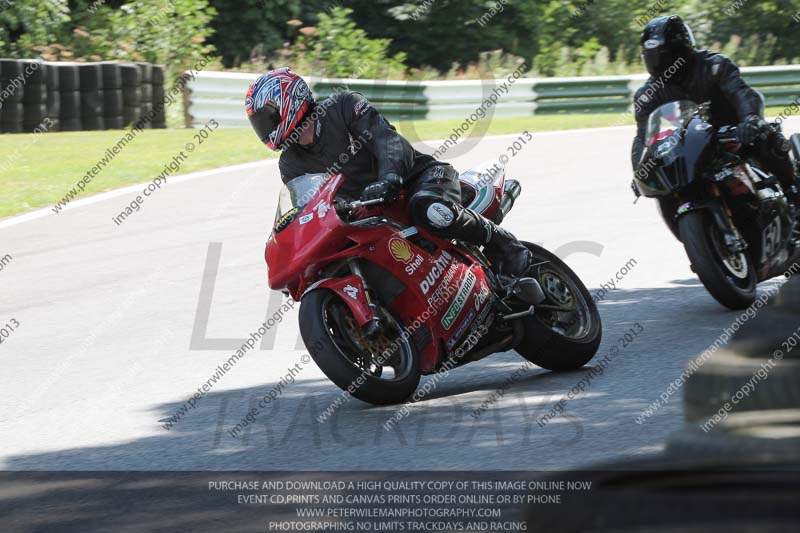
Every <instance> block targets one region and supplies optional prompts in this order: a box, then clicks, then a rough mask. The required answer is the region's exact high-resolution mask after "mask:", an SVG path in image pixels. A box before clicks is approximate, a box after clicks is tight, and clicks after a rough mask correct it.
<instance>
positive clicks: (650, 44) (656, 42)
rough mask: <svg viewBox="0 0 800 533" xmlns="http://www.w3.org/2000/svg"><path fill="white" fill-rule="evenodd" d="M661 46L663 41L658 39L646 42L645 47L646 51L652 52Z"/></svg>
mask: <svg viewBox="0 0 800 533" xmlns="http://www.w3.org/2000/svg"><path fill="white" fill-rule="evenodd" d="M659 46H661V41H659V40H658V39H648V40H646V41H645V42H644V47H645V49H646V50H652V49H653V48H658V47H659Z"/></svg>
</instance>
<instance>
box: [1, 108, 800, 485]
mask: <svg viewBox="0 0 800 533" xmlns="http://www.w3.org/2000/svg"><path fill="white" fill-rule="evenodd" d="M787 129H788V130H789V131H797V130H798V129H800V123H798V122H792V123H790V126H789V128H787ZM631 135H632V129H631V128H613V129H602V130H594V131H573V132H559V133H543V134H536V135H534V138H533V141H531V142H529V143H528V144H527V145H526V146H525V147H524V148H523V149H522V150H521V151H520V152H519V153H518V154H517V155H516V157H513V158H511V160H510V161H509V163H508V165H507V168H508V174H509V176H511V177H514V178H516V179H519V180H520V181H521V183H522V185H523V196H522V197H521V199H520V201H519V202H518V204H517V206H516V207H515V209H514V210H513V211H512V213H511V214H510V216H509V218H508V219H507V222H506V223H505V225H506V227H508V228H509V229H510V230H512V231H513V232H514V233H516V234H517V235H518V236H520V237H521V238H524V239H526V240H530V241H534V242H539V243H543V244H544V245H545V246H546V247H548V248H549V249H551V250H554V251H555V250H558V253H559V255H560V256H562V257H563V258H565V259H566V260H567V262H568V263H569V264H570V265H571V266H572V267H573V268H574V269H575V270H576V271H577V272H578V274H579V275H580V276H581V277H582V279H583V280H584V281H585V283H586V284H587V286H589V287H590V288H591V289H592V290H593V291H595V290H597V289H598V288H599V287H600V285H601V284H603V283H608V281H609V280H610V279H612V278H614V277H616V275H617V273H618V272H619V271H620V270H621V269H623V267H624V266H625V265H626V264H629V261H630V260H631V259H633V260H635V262H636V264H635V266H632V268H629V269H628V270H629V272H628V273H627V275H625V276H623V278H624V279H621V280H618V281H617V282H616V284H617V287H616V288H615V289H614V290H612V291H610V292H609V293H608V295H607V296H606V297H605V299H604V300H603V301H602V302H601V304H600V311H601V314H602V317H603V322H604V342H603V346H602V347H601V350H600V352H599V354H598V358H599V357H602V356H603V355H604V354H606V353H608V351H609V350H610V349H611V347H612V346H614V345H617V346H620V344H619V339H620V338H621V337H622V336H623V335H625V333H626V332H629V330H630V329H631V328H637V329H639V327H641V329H643V331H642V332H641V333H640V334H639V335H638V336H636V338H635V339H634V340H633V342H632V343H630V345H629V346H628V347H627V348H625V349H623V350H621V351H620V353H619V355H617V356H616V357H614V358H613V359H612V360H611V362H610V363H609V364H608V365H607V367H606V368H605V369H604V371H603V373H602V375H596V376H595V377H593V378H592V380H591V384H590V386H588V387H586V390H585V391H584V392H582V393H580V394H579V395H577V397H575V398H574V399H571V400H570V401H569V402H568V403H567V409H566V414H565V415H562V416H559V417H557V418H555V419H553V420H550V421H549V423H547V424H545V425H543V427H542V425H541V424H538V423H537V420H538V419H539V418H540V417H542V416H544V415H545V414H546V413H547V412H548V411H549V410H550V409H551V408H552V407H553V406H554V405H555V404H556V403H557V402H558V401H559V400H560V399H561V398H562V397H564V395H565V394H567V392H568V391H569V390H570V389H572V388H573V387H574V386H575V385H576V384H577V383H578V382H579V381H580V380H581V379H582V378H583V377H584V375H586V373H587V372H588V371H590V370H591V369H590V368H585V369H582V370H580V371H576V372H570V373H563V374H554V373H551V372H547V371H544V370H542V369H539V368H536V367H534V368H531V369H529V370H527V371H526V372H524V374H523V375H522V376H521V377H520V378H519V379H518V380H517V381H516V382H515V383H514V384H512V385H511V386H506V385H505V384H506V383H507V379H508V378H509V377H510V376H511V375H512V374H514V372H515V371H516V370H517V369H519V368H520V366H521V365H522V364H523V362H524V360H523V359H522V358H521V357H519V356H518V355H516V354H514V353H506V354H498V355H495V356H492V357H490V358H487V359H484V360H483V361H480V362H477V363H475V364H470V365H467V366H465V367H462V368H459V369H456V370H454V371H452V372H450V374H449V375H448V376H446V377H444V378H442V379H439V380H438V381H437V384H436V387H435V389H434V390H433V391H432V393H431V394H430V395H428V396H426V397H424V398H423V399H422V400H421V401H419V402H416V403H414V404H413V405H411V406H409V410H410V414H409V416H408V417H406V418H405V419H403V420H402V421H401V422H400V423H399V425H398V427H397V428H396V429H394V430H391V431H386V430H384V429H383V424H384V422H385V421H386V420H388V419H389V418H391V417H392V416H393V415H394V414H395V413H396V411H397V407H373V406H369V405H367V404H364V403H361V402H359V401H357V400H352V401H350V402H348V403H346V404H345V405H343V406H342V407H341V408H339V409H338V411H336V414H335V415H334V416H333V417H332V418H331V419H330V420H329V421H327V422H325V423H322V424H321V423H319V422H317V416H319V415H320V414H321V413H322V412H323V410H324V409H325V408H326V407H328V405H329V404H330V403H331V402H333V401H334V400H336V398H338V397H339V396H340V391H339V389H338V388H336V387H335V386H334V385H333V384H332V383H330V382H329V381H328V380H327V379H326V378H325V376H324V375H323V374H322V373H321V372H320V371H319V370H318V369H317V368H316V366H314V364H313V363H310V364H304V363H303V362H302V361H303V355H304V354H305V353H306V352H305V351H304V350H303V349H302V345H298V327H297V307H295V308H294V310H293V311H291V312H290V314H289V315H288V317H287V318H286V319H285V320H284V321H283V322H282V323H281V324H280V325H279V326H276V327H275V328H273V329H272V330H270V332H269V333H268V335H267V342H266V343H265V345H264V346H261V345H258V349H257V350H253V351H250V352H248V353H247V355H246V356H245V357H244V358H243V359H242V360H241V361H239V363H238V364H237V365H236V366H235V367H234V368H233V369H231V370H230V371H229V372H227V373H226V374H225V375H224V376H223V377H222V378H221V379H219V381H218V382H217V383H216V384H215V385H214V386H213V389H212V390H211V391H210V392H209V393H207V394H206V395H205V396H203V397H202V398H201V399H200V400H199V401H197V402H196V407H195V408H194V409H191V410H190V411H189V412H188V413H187V414H186V415H185V416H184V417H183V418H182V419H181V420H180V421H178V422H177V423H176V424H175V425H174V426H173V427H172V428H171V429H169V430H166V429H164V427H163V425H164V423H165V422H164V421H165V420H166V419H168V418H169V417H170V416H173V415H174V414H175V411H176V410H177V409H178V408H180V407H181V406H182V405H183V404H184V402H186V401H187V399H188V398H189V397H190V396H191V395H192V394H193V393H194V392H195V391H196V390H197V389H198V388H199V387H201V386H202V384H203V383H205V382H206V381H207V380H208V379H209V378H210V377H211V376H212V375H214V373H215V372H216V368H217V366H218V365H221V364H222V363H223V362H224V361H226V360H227V359H228V358H229V357H230V354H231V353H232V352H233V351H234V350H235V346H238V345H240V344H241V343H242V342H244V340H245V339H246V338H247V337H248V335H249V334H250V333H251V332H252V331H254V330H256V329H257V328H258V326H259V325H260V324H261V323H262V322H263V321H264V320H265V316H266V313H267V309H268V305H270V304H269V302H270V296H271V295H270V291H269V290H268V288H267V284H266V267H265V264H264V260H263V250H264V243H265V241H266V238H267V235H268V233H269V230H270V227H271V225H272V221H273V217H274V209H275V206H276V202H277V193H278V190H279V188H280V180H279V178H278V172H277V166H276V165H275V162H274V161H265V162H263V163H256V164H248V165H242V166H239V167H233V168H229V169H224V170H221V171H215V172H206V173H201V174H200V175H199V176H190V177H188V178H175V179H168V182H167V184H166V186H164V187H162V188H161V189H160V190H159V191H158V192H156V193H155V194H154V195H152V196H150V197H149V198H147V199H146V201H145V202H144V204H143V205H142V206H141V210H140V211H139V212H137V213H135V214H134V215H132V216H131V217H130V218H129V219H128V220H126V221H125V222H124V223H123V224H122V225H120V226H117V225H116V224H115V223H114V222H113V221H112V217H114V216H116V215H118V214H119V213H120V211H122V210H123V209H124V207H125V206H126V205H127V204H128V203H129V202H130V201H131V200H132V199H133V198H134V197H135V196H136V194H137V191H138V193H139V194H140V193H141V190H142V189H143V188H144V187H143V186H141V187H139V186H137V187H134V188H131V189H127V190H126V191H122V192H115V193H112V194H106V195H102V196H99V197H92V198H89V199H88V200H86V201H83V202H75V203H74V205H73V206H71V207H70V208H68V209H67V210H65V211H63V212H61V213H59V214H54V213H50V214H49V215H45V216H42V213H46V212H41V213H34V214H32V215H28V216H25V217H24V218H21V219H20V218H17V219H6V220H4V221H0V243H2V249H0V251H1V252H3V254H5V253H8V254H10V255H11V256H12V257H13V259H12V260H11V262H9V263H7V264H5V265H4V267H3V269H2V271H0V293H1V294H2V299H0V324H6V323H8V322H10V320H11V319H14V320H16V321H17V322H18V323H19V326H18V328H17V330H16V331H14V332H13V333H12V334H11V335H10V336H9V338H8V339H5V340H4V341H3V342H2V344H0V368H2V371H0V390H1V391H2V396H1V397H0V469H3V470H228V469H236V470H416V469H419V470H424V469H442V470H450V469H459V470H561V469H569V468H574V467H578V466H584V465H586V464H589V463H595V462H598V461H606V460H612V459H621V458H625V457H632V456H636V455H639V454H646V453H648V452H652V451H657V450H659V449H660V447H661V446H662V442H663V440H664V438H665V437H666V436H667V435H668V434H670V433H672V432H674V431H676V430H678V429H679V428H680V427H681V424H682V413H681V405H680V394H679V393H678V394H676V395H674V396H672V397H671V399H670V401H669V403H667V404H666V405H665V406H663V407H661V408H660V409H659V410H658V411H657V412H656V413H655V414H654V415H653V416H652V417H650V418H648V419H647V420H646V421H644V423H642V424H640V423H637V417H638V416H639V415H640V414H641V412H642V410H643V409H644V408H645V407H647V406H648V405H649V404H650V403H651V402H653V401H654V400H656V399H657V398H658V396H659V395H660V394H661V393H662V392H663V391H664V389H665V388H666V387H667V385H668V384H669V383H670V382H671V381H672V380H674V379H675V378H676V377H678V375H679V374H680V373H681V371H682V370H683V368H684V366H685V364H686V363H687V361H688V360H689V359H690V358H691V357H692V356H694V355H696V354H698V353H700V352H701V351H703V350H704V349H706V348H707V347H708V346H709V345H710V344H712V343H713V342H714V341H715V340H716V339H717V337H718V336H719V335H720V334H721V332H722V329H723V328H725V327H726V326H729V325H730V324H731V323H732V322H733V321H734V320H735V319H736V317H737V316H738V314H737V313H733V312H730V311H726V310H724V309H723V308H721V307H720V306H719V305H718V304H717V303H716V302H715V301H714V300H713V299H712V298H711V297H710V296H709V295H708V293H707V292H706V291H705V290H704V289H703V287H702V286H701V285H700V283H699V282H698V281H697V279H696V278H695V276H694V275H693V274H692V272H691V270H690V268H689V262H688V260H687V259H686V256H685V253H684V251H683V248H682V246H681V244H680V243H678V242H677V241H676V240H675V239H674V238H673V237H672V235H671V234H670V232H669V231H668V229H667V228H666V227H665V225H664V223H663V222H662V221H661V219H660V217H659V215H658V213H657V210H656V206H655V204H654V203H653V202H651V201H646V200H643V201H641V202H639V204H638V205H634V204H633V197H632V194H631V192H630V189H629V187H628V184H629V182H630V178H631V172H630V162H629V155H628V154H629V146H630V140H631ZM516 138H517V136H516V135H513V136H502V137H490V138H485V139H482V140H481V141H480V142H478V143H477V144H474V143H473V144H471V145H470V146H468V147H466V148H461V149H459V151H460V152H461V153H457V150H456V149H453V150H451V151H450V152H448V154H447V155H446V157H445V159H448V160H449V161H451V162H452V163H453V164H454V165H455V166H456V167H457V168H458V169H460V170H464V169H467V168H468V167H471V166H473V165H476V164H479V163H481V162H483V161H485V160H487V159H492V158H495V157H498V156H500V155H501V154H506V155H509V156H510V155H511V154H510V153H509V152H508V151H507V150H508V147H509V146H510V145H511V144H512V143H513V142H514V140H515V139H516ZM209 142H213V138H212V139H210V141H209ZM435 146H436V144H435V143H433V144H432V143H428V145H427V146H422V149H423V150H428V151H429V152H433V151H434V150H435ZM231 149H235V147H231ZM98 155H99V154H98ZM86 159H87V163H88V162H89V161H91V160H92V159H94V154H87V155H86ZM165 163H167V162H166V161H165ZM76 179H77V178H76ZM97 179H102V175H100V176H99V177H98V178H97ZM151 179H152V177H147V176H143V179H142V181H143V182H144V183H147V182H148V181H149V180H151ZM131 190H133V192H131ZM217 256H218V258H219V261H218V267H217V268H216V273H214V272H213V270H214V268H213V267H214V266H215V265H216V264H217V262H216V257H217ZM208 266H210V267H212V268H211V270H210V271H209V270H208V268H207V267H208ZM204 276H205V278H206V279H207V281H210V280H212V279H213V280H215V284H214V287H213V296H212V295H210V292H209V291H208V285H206V294H205V295H201V285H202V282H203V279H204ZM763 287H764V285H762V289H763ZM279 301H280V300H279V299H278V298H277V293H273V295H272V304H271V305H272V309H274V308H275V307H276V306H277V305H278V304H279ZM206 310H207V311H208V313H207V314H208V316H207V318H204V315H205V314H206V313H205V311H206ZM637 323H638V324H639V325H640V326H636V324H637ZM204 324H205V326H206V329H207V331H205V332H203V331H202V330H203V329H204V328H203V325H204ZM193 331H194V336H195V342H194V343H193V342H192V337H193ZM203 339H205V340H203ZM295 364H300V366H301V367H302V371H301V372H300V374H299V375H298V377H297V379H296V381H295V382H294V383H293V384H291V385H289V386H287V387H286V388H285V389H284V390H283V391H282V393H281V395H280V396H279V397H278V399H277V400H276V401H274V402H272V403H271V404H270V405H269V406H268V407H267V408H266V409H264V410H263V412H262V413H260V415H259V416H258V418H257V421H256V423H255V425H252V426H251V427H250V430H249V431H247V432H245V434H244V435H243V436H242V437H241V438H234V437H232V436H230V435H229V434H228V430H229V429H231V428H232V427H233V426H235V425H236V424H237V423H238V422H239V421H240V420H241V418H242V417H243V416H244V415H245V414H246V413H247V411H248V410H249V409H250V408H251V407H252V406H254V405H255V404H256V402H257V401H258V400H259V399H260V398H261V397H263V396H264V395H265V394H266V393H268V392H269V391H270V390H271V389H272V388H273V387H275V386H276V384H277V383H278V381H279V380H280V379H281V378H282V377H283V376H284V375H285V374H286V373H287V370H288V368H290V367H292V366H294V365H295ZM591 364H592V363H590V366H591ZM595 373H596V374H599V371H596V372H595ZM427 379H431V378H424V380H427ZM424 380H423V383H424V382H425V381H424ZM499 388H500V389H502V390H503V395H502V396H500V397H499V399H498V400H497V401H496V402H495V403H493V404H492V405H491V406H490V407H489V408H488V409H487V410H486V412H485V413H484V414H483V415H482V416H481V417H480V418H479V419H478V420H475V419H473V417H472V415H471V413H472V412H473V410H475V409H478V408H479V407H480V406H481V404H483V403H484V402H485V401H487V400H489V399H490V397H491V396H492V394H493V393H495V391H496V390H498V389H499Z"/></svg>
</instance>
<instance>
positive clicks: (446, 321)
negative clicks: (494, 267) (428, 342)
mask: <svg viewBox="0 0 800 533" xmlns="http://www.w3.org/2000/svg"><path fill="white" fill-rule="evenodd" d="M477 280H478V278H477V277H475V274H474V273H473V272H472V271H469V272H468V273H467V275H466V276H465V277H464V279H463V281H462V282H461V286H460V287H459V288H458V292H457V293H456V297H455V299H454V300H453V302H452V303H451V304H450V307H449V308H448V309H447V312H446V313H445V314H444V316H443V317H442V326H443V327H444V329H450V328H451V327H452V326H453V323H454V322H455V321H456V318H458V315H460V314H461V311H462V310H463V309H464V306H465V305H467V301H468V300H469V296H470V294H472V289H474V288H475V282H476V281H477Z"/></svg>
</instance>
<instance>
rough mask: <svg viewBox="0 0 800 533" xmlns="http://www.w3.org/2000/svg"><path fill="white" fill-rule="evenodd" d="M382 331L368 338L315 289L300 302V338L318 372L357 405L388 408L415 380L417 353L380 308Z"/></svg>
mask: <svg viewBox="0 0 800 533" xmlns="http://www.w3.org/2000/svg"><path fill="white" fill-rule="evenodd" d="M378 309H379V314H380V319H381V322H382V324H383V329H382V330H381V332H380V333H378V334H376V335H372V336H370V337H368V336H367V335H365V333H364V332H363V330H362V328H361V327H360V326H359V325H358V322H357V321H356V319H355V317H354V316H353V313H352V311H350V308H349V307H347V304H345V302H344V301H342V299H341V298H340V297H339V296H338V295H337V294H336V293H335V292H333V291H331V290H328V289H315V290H312V291H310V292H308V293H307V294H306V295H305V296H303V299H302V301H301V302H300V334H301V335H302V337H303V342H304V343H305V345H306V348H307V349H308V351H309V354H310V355H311V357H312V358H313V359H314V362H315V363H317V366H319V368H320V370H322V372H323V373H324V374H325V375H326V376H327V377H328V379H330V380H331V381H333V382H334V383H335V384H336V385H337V386H338V387H339V388H341V389H342V390H346V391H348V392H349V393H350V395H352V396H354V397H356V398H358V399H359V400H361V401H364V402H367V403H371V404H375V405H387V404H394V403H400V402H403V401H404V400H406V399H407V398H408V397H409V396H411V395H412V394H413V393H414V391H415V390H416V388H417V385H418V384H419V380H420V370H419V359H420V358H419V354H418V352H417V349H416V347H415V346H414V343H413V342H411V338H410V336H409V335H405V336H403V335H401V333H402V332H403V329H404V326H403V324H402V323H401V322H400V320H398V319H397V318H395V317H394V315H393V314H392V313H391V312H390V311H389V310H387V309H385V308H383V307H381V306H379V307H378Z"/></svg>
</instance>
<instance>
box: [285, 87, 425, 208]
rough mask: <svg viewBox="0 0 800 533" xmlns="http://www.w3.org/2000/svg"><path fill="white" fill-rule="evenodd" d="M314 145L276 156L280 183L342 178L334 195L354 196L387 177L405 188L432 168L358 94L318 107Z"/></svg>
mask: <svg viewBox="0 0 800 533" xmlns="http://www.w3.org/2000/svg"><path fill="white" fill-rule="evenodd" d="M312 115H313V116H317V117H318V119H317V123H316V125H315V126H314V128H315V129H314V142H313V143H312V144H311V145H308V146H302V145H300V144H293V145H291V146H290V147H289V148H287V149H286V150H284V151H283V153H282V154H281V158H280V162H279V166H280V171H281V179H282V180H283V182H284V183H286V182H287V181H289V180H291V179H294V178H296V177H297V176H300V175H303V174H307V173H325V172H328V173H330V174H336V173H339V172H341V173H343V174H344V176H345V181H344V183H343V184H342V187H341V188H340V189H339V192H340V193H342V194H345V195H348V196H351V197H358V196H360V194H361V191H362V190H363V189H364V187H366V186H367V185H369V184H370V183H373V182H375V181H376V180H378V179H381V178H383V177H384V176H387V175H389V174H394V175H397V176H400V177H401V178H402V179H403V182H404V183H405V184H408V183H409V182H410V181H412V180H413V179H414V178H416V177H417V176H418V175H419V174H421V173H422V172H423V171H424V170H425V169H427V168H428V167H430V166H432V165H435V164H437V161H436V160H435V159H434V158H433V157H432V156H430V155H427V154H422V153H420V152H418V151H416V150H415V149H414V148H413V147H412V146H411V144H410V143H409V142H408V141H407V140H406V139H405V138H403V137H402V136H401V135H400V134H399V133H397V130H395V128H394V126H392V125H391V124H390V123H389V122H388V121H387V120H386V119H385V118H384V117H383V116H382V115H381V114H380V113H379V112H378V111H377V110H376V109H375V108H374V107H373V106H372V104H370V103H369V101H368V100H367V99H366V98H364V96H362V95H361V94H359V93H354V92H341V93H336V94H333V95H331V96H329V97H328V98H326V99H325V100H323V101H321V102H318V103H317V104H316V106H315V109H314V111H312Z"/></svg>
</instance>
